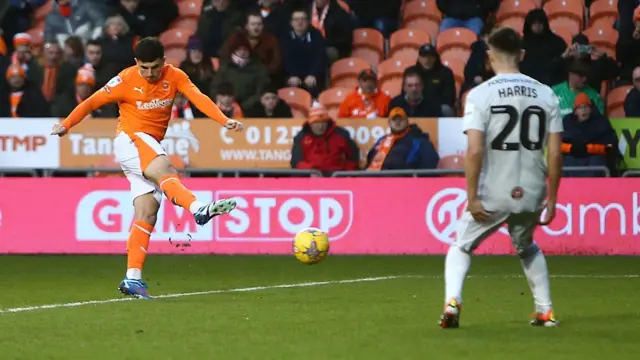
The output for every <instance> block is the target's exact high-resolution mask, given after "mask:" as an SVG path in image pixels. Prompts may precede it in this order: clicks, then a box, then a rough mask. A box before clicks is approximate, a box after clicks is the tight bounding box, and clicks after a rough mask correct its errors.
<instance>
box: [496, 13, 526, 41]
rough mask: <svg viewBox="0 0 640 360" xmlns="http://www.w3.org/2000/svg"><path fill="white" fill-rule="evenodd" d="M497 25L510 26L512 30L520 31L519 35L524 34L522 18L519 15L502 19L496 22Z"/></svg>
mask: <svg viewBox="0 0 640 360" xmlns="http://www.w3.org/2000/svg"><path fill="white" fill-rule="evenodd" d="M498 25H500V26H502V27H510V28H512V29H513V30H515V31H517V32H519V33H520V35H521V36H522V35H524V19H523V18H521V17H519V16H511V17H508V18H505V19H503V20H502V21H500V22H499V23H498Z"/></svg>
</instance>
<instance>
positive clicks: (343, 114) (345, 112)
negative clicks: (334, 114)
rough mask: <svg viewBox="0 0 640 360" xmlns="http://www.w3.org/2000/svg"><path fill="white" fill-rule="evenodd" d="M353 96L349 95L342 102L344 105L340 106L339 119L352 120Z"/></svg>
mask: <svg viewBox="0 0 640 360" xmlns="http://www.w3.org/2000/svg"><path fill="white" fill-rule="evenodd" d="M351 103H352V101H351V95H347V97H345V98H344V100H342V104H340V109H339V110H338V117H339V118H350V117H351Z"/></svg>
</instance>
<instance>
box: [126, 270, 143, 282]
mask: <svg viewBox="0 0 640 360" xmlns="http://www.w3.org/2000/svg"><path fill="white" fill-rule="evenodd" d="M127 279H135V280H140V279H142V270H140V269H127Z"/></svg>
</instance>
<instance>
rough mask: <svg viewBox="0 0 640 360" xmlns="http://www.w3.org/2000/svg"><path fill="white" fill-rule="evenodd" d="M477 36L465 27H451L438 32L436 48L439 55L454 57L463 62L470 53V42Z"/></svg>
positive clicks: (476, 38)
mask: <svg viewBox="0 0 640 360" xmlns="http://www.w3.org/2000/svg"><path fill="white" fill-rule="evenodd" d="M477 40H478V36H477V35H476V34H475V33H474V32H473V31H471V30H469V29H467V28H452V29H448V30H445V31H443V32H441V33H440V34H438V38H437V39H436V49H437V50H438V54H440V56H441V57H447V58H452V57H456V58H459V59H460V60H462V61H464V62H465V63H466V62H467V60H469V55H471V44H473V43H474V42H476V41H477Z"/></svg>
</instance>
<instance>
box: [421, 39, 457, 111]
mask: <svg viewBox="0 0 640 360" xmlns="http://www.w3.org/2000/svg"><path fill="white" fill-rule="evenodd" d="M416 67H417V69H418V70H419V71H420V74H421V76H422V83H423V84H424V89H423V91H424V96H425V98H427V99H429V101H432V102H437V103H438V104H439V105H440V109H441V112H442V115H443V116H453V115H454V108H455V103H456V82H455V80H454V78H453V71H451V69H449V68H448V67H446V66H444V65H443V64H442V61H440V54H438V52H437V51H436V48H435V47H434V46H433V45H431V44H424V45H422V46H421V47H420V50H419V52H418V61H417V62H416Z"/></svg>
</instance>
